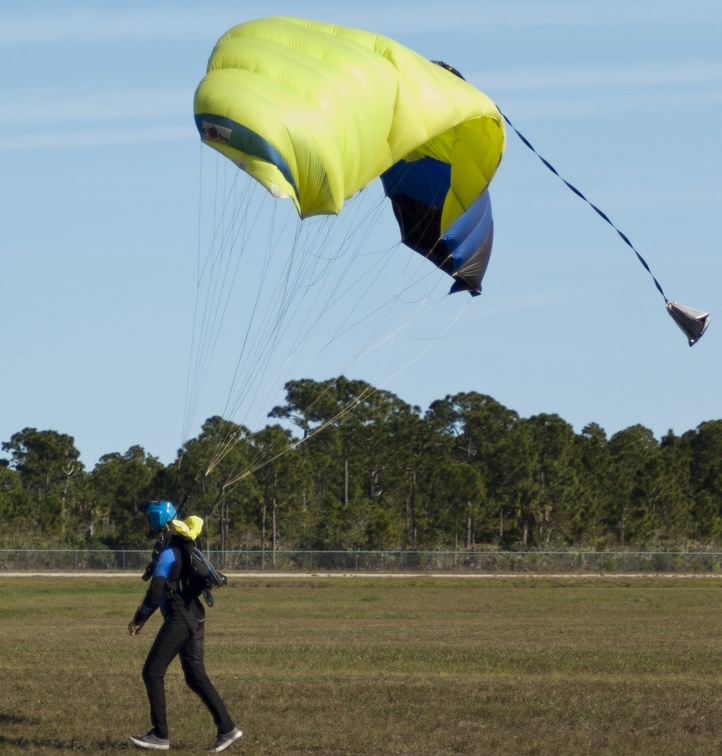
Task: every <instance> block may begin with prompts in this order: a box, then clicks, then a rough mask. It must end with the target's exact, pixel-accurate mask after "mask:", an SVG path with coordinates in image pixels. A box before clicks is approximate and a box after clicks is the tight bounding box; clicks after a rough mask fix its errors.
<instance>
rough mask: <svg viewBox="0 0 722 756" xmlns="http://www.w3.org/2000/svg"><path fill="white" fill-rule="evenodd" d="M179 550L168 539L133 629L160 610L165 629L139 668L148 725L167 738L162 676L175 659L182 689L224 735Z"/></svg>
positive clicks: (198, 607)
mask: <svg viewBox="0 0 722 756" xmlns="http://www.w3.org/2000/svg"><path fill="white" fill-rule="evenodd" d="M179 546H180V547H179ZM182 548H183V547H182V545H180V544H179V543H178V541H177V539H176V538H172V539H171V541H170V543H169V544H168V545H167V546H166V547H165V548H164V549H163V550H162V551H161V552H160V554H159V555H158V560H157V561H156V563H155V568H154V570H153V577H152V578H151V582H150V586H149V588H148V592H147V593H146V595H145V598H144V599H143V603H142V604H141V605H140V606H139V607H138V611H137V612H136V614H135V617H134V618H133V623H134V624H135V625H139V626H142V625H143V624H144V623H145V622H146V620H147V619H148V618H149V617H150V616H151V614H153V612H154V611H155V610H156V609H157V608H158V606H160V610H161V613H162V614H163V617H164V622H163V625H162V626H161V628H160V630H159V631H158V635H157V636H156V638H155V640H154V641H153V646H152V647H151V649H150V652H149V653H148V658H147V659H146V661H145V665H144V666H143V682H144V683H145V688H146V691H147V693H148V701H149V703H150V719H151V723H152V725H153V732H154V733H155V734H156V735H157V736H158V737H159V738H167V737H168V722H167V719H166V702H165V673H166V670H167V669H168V666H169V665H170V663H171V662H172V661H173V659H174V658H175V657H176V656H178V655H179V656H180V661H181V666H182V668H183V673H184V675H185V681H186V685H188V687H189V688H190V689H191V690H192V691H193V692H194V693H196V694H197V695H198V696H199V697H200V699H201V701H203V703H204V704H205V705H206V707H207V708H208V711H210V713H211V715H212V716H213V721H214V722H215V723H216V727H217V728H218V734H219V735H221V734H225V733H227V732H230V731H231V730H233V728H234V724H233V720H232V719H231V717H230V715H229V714H228V710H227V709H226V705H225V704H224V703H223V699H222V698H221V697H220V695H219V694H218V691H217V690H216V689H215V688H214V687H213V683H211V681H210V679H209V678H208V675H207V674H206V669H205V664H204V661H203V641H204V634H205V629H204V622H205V610H204V609H203V606H202V604H201V602H200V601H199V600H198V597H197V596H190V595H188V594H187V589H185V588H184V584H183V580H182V578H183V577H184V574H183V572H184V569H183V557H182V552H181V549H182Z"/></svg>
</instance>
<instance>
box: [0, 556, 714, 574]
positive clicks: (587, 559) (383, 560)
mask: <svg viewBox="0 0 722 756" xmlns="http://www.w3.org/2000/svg"><path fill="white" fill-rule="evenodd" d="M206 553H207V555H208V557H209V558H210V559H211V560H212V561H213V562H214V563H215V564H216V565H217V566H218V567H219V568H220V569H222V570H225V571H227V572H269V573H272V572H283V573H288V572H290V573H298V574H314V573H326V572H337V573H347V572H348V573H354V572H358V573H409V574H416V573H432V574H433V573H454V574H465V575H470V574H477V575H484V574H489V575H495V574H525V573H528V574H570V575H571V574H625V573H634V574H640V573H641V574H656V573H669V574H675V573H678V574H706V575H715V574H719V575H720V576H722V552H711V551H710V552H667V551H524V552H521V551H465V552H453V551H276V552H275V554H274V553H273V552H272V551H261V550H249V549H239V550H228V551H218V550H213V549H211V550H209V551H207V552H206ZM150 556H151V554H150V551H149V550H138V549H0V572H73V571H84V572H87V571H123V572H138V571H140V572H142V571H143V570H144V569H145V567H146V566H147V564H148V561H149V559H150Z"/></svg>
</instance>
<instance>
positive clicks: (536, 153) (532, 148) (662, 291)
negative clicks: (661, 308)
mask: <svg viewBox="0 0 722 756" xmlns="http://www.w3.org/2000/svg"><path fill="white" fill-rule="evenodd" d="M502 116H504V120H505V121H506V122H507V123H508V124H509V126H511V128H512V130H513V131H514V133H515V134H516V135H517V136H518V137H519V139H521V141H522V142H523V143H524V144H525V145H526V146H527V147H528V148H529V149H530V150H531V151H532V152H533V153H534V154H535V155H536V156H537V157H538V158H539V160H541V161H542V163H544V165H545V166H546V167H547V168H548V169H549V170H550V171H551V172H552V173H553V174H554V175H555V176H556V177H557V178H558V179H560V180H561V181H563V182H564V184H565V185H566V186H567V188H568V189H570V190H571V191H572V192H573V193H574V194H576V195H577V197H579V198H580V199H582V200H584V202H586V203H587V204H588V205H589V207H591V208H592V210H594V212H595V213H596V214H597V215H598V216H599V217H600V218H602V220H605V221H606V222H607V223H608V224H609V225H610V226H611V227H612V228H613V229H614V230H615V231H616V232H617V234H619V237H620V238H621V239H622V241H623V242H624V243H625V244H626V245H627V246H628V247H629V248H630V249H631V250H632V252H634V254H635V255H636V256H637V259H638V260H639V262H640V263H642V265H643V266H644V269H645V270H646V271H647V273H649V275H650V276H651V277H652V280H653V281H654V285H655V286H656V287H657V290H658V291H659V293H660V294H661V295H662V296H663V297H664V301H665V302H669V299H667V295H666V294H665V293H664V290H663V289H662V285H661V284H660V283H659V281H658V280H657V279H656V278H655V277H654V274H653V273H652V270H651V269H650V267H649V265H648V264H647V261H646V260H645V259H644V258H643V257H642V255H640V254H639V252H638V251H637V250H636V249H635V247H634V245H633V244H632V242H631V241H629V238H628V237H627V236H626V235H625V234H623V233H622V232H621V231H620V230H619V229H618V228H617V227H616V226H615V225H614V223H613V222H612V221H611V220H610V218H609V216H607V215H606V213H604V212H602V210H600V209H599V208H598V207H597V206H596V205H595V204H593V203H592V202H590V201H589V200H588V199H587V198H586V197H585V196H584V195H583V194H582V193H581V192H580V191H579V189H577V188H576V187H575V186H573V185H572V184H570V183H569V182H568V181H567V180H566V179H565V178H564V177H563V176H561V175H560V174H559V172H558V171H557V169H556V168H555V167H554V166H553V165H552V164H551V163H550V162H549V161H548V160H546V158H543V157H542V156H541V155H540V154H539V153H538V152H537V151H536V150H535V149H534V147H533V146H532V144H531V142H530V141H529V140H528V139H527V138H526V137H525V136H524V135H523V134H522V133H521V132H520V131H518V129H517V128H516V126H514V124H513V123H512V122H511V121H510V120H509V119H508V118H507V117H506V115H505V114H504V113H502Z"/></svg>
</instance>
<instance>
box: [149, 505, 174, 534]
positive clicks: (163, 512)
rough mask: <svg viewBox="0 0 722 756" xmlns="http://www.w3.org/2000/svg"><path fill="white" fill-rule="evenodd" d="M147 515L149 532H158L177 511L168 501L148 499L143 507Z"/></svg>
mask: <svg viewBox="0 0 722 756" xmlns="http://www.w3.org/2000/svg"><path fill="white" fill-rule="evenodd" d="M145 514H146V516H147V517H148V529H149V531H150V532H151V533H159V532H160V531H161V530H163V528H164V527H165V526H166V525H167V524H168V521H169V520H172V519H173V518H174V517H175V516H176V514H177V512H176V509H175V507H174V506H173V504H171V502H169V501H149V502H148V504H147V505H146V507H145Z"/></svg>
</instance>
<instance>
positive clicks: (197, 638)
mask: <svg viewBox="0 0 722 756" xmlns="http://www.w3.org/2000/svg"><path fill="white" fill-rule="evenodd" d="M204 636H205V628H203V627H202V626H201V628H200V630H199V631H198V632H197V633H195V634H194V635H192V636H191V637H190V638H189V639H188V641H187V642H186V643H185V644H184V646H183V648H182V649H181V652H180V660H181V666H182V667H183V673H184V674H185V680H186V685H187V686H188V687H189V688H190V689H191V690H192V691H193V692H194V693H195V694H196V695H197V696H198V697H199V698H200V699H201V701H203V703H204V704H205V706H206V708H207V709H208V711H210V713H211V716H212V717H213V721H214V722H215V723H216V727H217V728H218V734H219V735H221V734H224V733H227V732H230V731H231V730H233V728H234V727H235V725H234V724H233V720H232V719H231V716H230V714H229V713H228V709H226V705H225V703H224V702H223V699H222V698H221V696H220V694H219V693H218V691H217V690H216V689H215V687H214V686H213V683H212V682H211V681H210V679H209V677H208V674H207V673H206V667H205V662H204Z"/></svg>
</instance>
